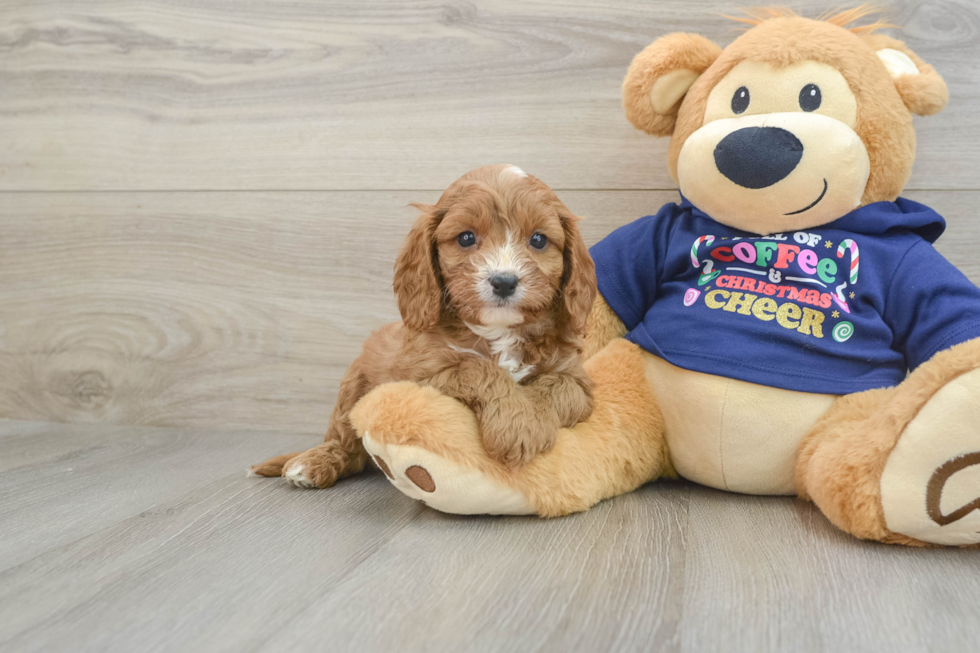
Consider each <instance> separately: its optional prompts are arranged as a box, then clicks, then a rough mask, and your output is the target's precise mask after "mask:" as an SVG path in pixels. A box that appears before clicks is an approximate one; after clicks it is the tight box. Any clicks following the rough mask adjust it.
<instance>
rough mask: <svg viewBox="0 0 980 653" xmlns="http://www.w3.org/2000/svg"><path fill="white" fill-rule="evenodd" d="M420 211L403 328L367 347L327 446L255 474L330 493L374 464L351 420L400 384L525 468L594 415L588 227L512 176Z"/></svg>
mask: <svg viewBox="0 0 980 653" xmlns="http://www.w3.org/2000/svg"><path fill="white" fill-rule="evenodd" d="M413 206H415V207H416V208H418V209H419V210H420V211H421V215H420V216H419V217H418V219H417V220H416V221H415V224H414V225H413V227H412V230H411V233H409V235H408V239H407V241H406V242H405V245H404V247H403V248H402V250H401V253H400V254H399V256H398V260H397V262H396V263H395V281H394V288H395V294H396V295H397V298H398V308H399V311H400V312H401V315H402V320H403V321H402V322H400V323H395V324H388V325H386V326H384V327H382V328H381V329H379V330H378V331H376V332H374V333H372V334H371V336H370V337H369V338H368V339H367V341H365V343H364V349H363V352H362V353H361V355H360V357H358V358H357V360H355V361H354V363H353V365H351V367H350V369H348V371H347V374H346V375H345V376H344V379H343V381H342V382H341V384H340V392H339V394H338V397H337V403H336V406H335V407H334V411H333V415H332V416H331V418H330V424H329V427H328V430H327V435H326V438H325V439H324V442H323V444H321V445H319V446H317V447H314V448H313V449H310V450H309V451H306V452H303V453H295V454H287V455H284V456H277V457H275V458H271V459H269V460H267V461H266V462H264V463H262V464H261V465H257V466H255V467H253V468H252V471H253V472H254V473H256V474H259V475H261V476H280V475H282V476H284V477H285V478H286V479H287V480H288V481H289V482H291V483H292V484H294V485H298V486H301V487H317V488H325V487H329V486H331V485H333V484H334V482H336V481H337V479H339V478H343V477H344V476H349V475H351V474H355V473H357V472H359V471H361V470H362V469H363V468H364V465H365V464H366V462H367V460H368V458H369V456H368V454H367V452H365V451H364V448H363V447H362V445H361V441H360V439H359V438H358V437H357V436H356V434H355V432H354V429H353V427H352V426H351V425H350V422H349V421H348V415H349V413H350V411H351V409H352V408H353V407H354V404H356V403H357V401H358V400H359V399H360V398H361V397H363V396H364V395H365V394H367V393H368V392H369V391H370V390H371V389H372V388H374V387H375V386H377V385H379V384H381V383H387V382H390V381H415V382H417V383H421V384H425V385H430V386H433V387H435V388H437V389H438V390H440V391H441V392H442V393H444V394H446V395H449V396H451V397H455V398H456V399H458V400H460V401H461V402H463V403H464V404H466V405H467V406H469V407H470V408H471V409H472V410H473V411H474V413H475V414H476V417H477V419H478V421H479V424H480V430H481V434H482V438H483V444H484V446H485V447H486V449H487V452H488V453H489V454H490V455H491V456H493V457H494V458H495V459H497V460H499V461H501V462H503V463H505V464H507V465H509V466H516V465H520V464H523V463H526V462H528V461H529V460H531V458H533V457H534V456H535V455H537V454H538V453H540V452H542V451H546V450H548V449H550V448H551V446H552V445H553V444H554V441H555V437H556V435H557V430H558V428H559V427H561V426H572V425H574V424H577V423H578V422H580V421H582V420H584V419H586V418H587V417H588V416H589V415H590V414H591V413H592V392H591V383H590V381H589V378H588V376H587V375H586V373H585V370H584V369H583V367H582V360H581V357H580V354H581V352H582V336H583V335H584V332H585V326H586V320H587V318H588V315H589V311H590V310H591V308H592V303H593V300H594V299H595V295H596V292H597V291H596V277H595V267H594V266H593V263H592V259H591V258H590V257H589V253H588V250H587V249H586V247H585V243H584V242H583V241H582V237H581V236H580V235H579V232H578V228H577V227H576V224H575V223H576V221H577V220H578V218H577V217H575V216H574V215H572V213H571V212H569V210H568V209H567V208H566V207H565V205H564V204H562V202H561V201H560V200H559V199H558V197H556V196H555V194H554V193H553V192H552V191H551V189H550V188H548V187H547V186H546V185H545V184H544V183H542V182H541V181H539V180H538V179H536V178H534V177H532V176H530V175H528V174H526V173H525V172H524V171H522V170H521V169H520V168H517V167H515V166H508V165H496V166H486V167H483V168H478V169H476V170H473V171H471V172H468V173H467V174H465V175H463V176H462V177H460V178H459V179H458V180H457V181H455V182H454V183H453V184H452V185H451V186H450V187H449V188H448V189H447V190H446V192H444V193H443V194H442V197H440V198H439V201H438V202H437V203H436V204H435V206H427V205H421V204H414V205H413Z"/></svg>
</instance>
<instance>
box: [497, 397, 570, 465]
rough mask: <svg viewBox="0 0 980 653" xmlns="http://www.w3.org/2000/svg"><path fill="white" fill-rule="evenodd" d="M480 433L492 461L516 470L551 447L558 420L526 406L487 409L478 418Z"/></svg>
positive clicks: (543, 411) (548, 413) (551, 412)
mask: <svg viewBox="0 0 980 653" xmlns="http://www.w3.org/2000/svg"><path fill="white" fill-rule="evenodd" d="M480 432H481V435H482V438H483V446H484V448H485V449H486V450H487V453H488V454H489V455H490V457H491V458H493V459H494V460H497V461H499V462H501V463H503V464H505V465H507V466H508V467H511V468H513V467H518V466H520V465H526V464H527V463H529V462H531V460H532V459H533V458H534V457H535V456H537V455H538V454H539V453H544V452H545V451H549V450H550V449H551V447H553V446H554V444H555V439H556V438H557V437H558V416H557V415H556V414H555V412H554V411H553V410H547V409H539V408H537V407H533V406H526V405H517V406H513V405H505V406H499V405H498V406H491V407H486V408H485V409H484V410H483V411H482V412H481V414H480Z"/></svg>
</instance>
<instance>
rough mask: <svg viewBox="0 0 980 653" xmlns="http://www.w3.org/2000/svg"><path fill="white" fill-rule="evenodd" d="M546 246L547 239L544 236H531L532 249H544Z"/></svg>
mask: <svg viewBox="0 0 980 653" xmlns="http://www.w3.org/2000/svg"><path fill="white" fill-rule="evenodd" d="M547 244H548V237H547V236H545V235H544V234H534V235H533V236H531V247H533V248H534V249H544V246H545V245H547Z"/></svg>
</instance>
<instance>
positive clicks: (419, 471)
mask: <svg viewBox="0 0 980 653" xmlns="http://www.w3.org/2000/svg"><path fill="white" fill-rule="evenodd" d="M361 441H362V442H363V443H364V448H365V449H366V450H367V452H368V453H369V454H371V458H373V459H374V462H375V464H377V466H378V467H380V468H381V471H382V472H384V474H385V476H387V477H388V480H389V481H391V484H392V485H394V486H395V487H396V488H398V489H399V490H400V491H401V492H402V493H403V494H406V495H407V496H409V497H411V498H413V499H418V500H419V501H422V502H423V503H425V504H426V505H428V506H430V507H432V508H435V509H436V510H439V511H441V512H448V513H454V514H457V515H478V514H482V515H530V514H533V513H534V512H535V510H534V508H533V507H532V506H531V503H530V502H529V501H528V500H527V498H526V497H525V496H524V495H523V494H522V493H521V492H519V491H517V490H515V489H513V488H510V487H507V486H506V485H503V484H502V483H500V482H498V481H496V480H494V479H492V478H490V477H489V476H487V475H486V474H484V473H483V472H480V471H478V470H475V469H472V468H469V467H465V466H463V465H459V464H457V463H455V462H452V461H450V460H447V459H446V458H444V457H442V456H439V455H437V454H434V453H432V452H431V451H427V450H425V449H422V448H421V447H416V446H412V445H405V444H392V443H385V442H382V441H380V440H378V439H375V438H372V437H371V434H370V433H365V434H364V435H363V437H362V438H361Z"/></svg>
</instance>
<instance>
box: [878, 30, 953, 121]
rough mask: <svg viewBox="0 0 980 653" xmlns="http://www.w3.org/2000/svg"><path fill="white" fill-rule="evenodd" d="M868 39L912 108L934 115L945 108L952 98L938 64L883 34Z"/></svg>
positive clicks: (906, 102)
mask: <svg viewBox="0 0 980 653" xmlns="http://www.w3.org/2000/svg"><path fill="white" fill-rule="evenodd" d="M867 39H868V41H869V42H870V43H871V47H873V48H874V49H875V53H876V54H877V55H878V58H879V59H881V62H882V63H883V64H885V68H886V69H887V70H888V73H889V74H890V75H891V76H892V81H894V82H895V88H896V89H898V94H899V95H900V96H902V102H904V103H905V106H906V107H908V110H909V111H911V112H912V113H914V114H916V115H920V116H931V115H933V114H934V113H939V112H940V111H942V110H943V108H944V107H945V106H946V102H947V101H948V100H949V90H947V88H946V82H944V81H943V78H942V77H940V76H939V73H937V72H936V69H935V68H933V67H932V66H930V65H929V64H927V63H926V62H924V61H923V60H922V59H920V58H919V56H918V55H917V54H915V53H914V52H912V50H911V49H909V47H908V46H907V45H905V44H904V43H902V42H901V41H899V40H897V39H893V38H890V37H887V36H884V35H882V34H872V35H870V36H868V37H867Z"/></svg>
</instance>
